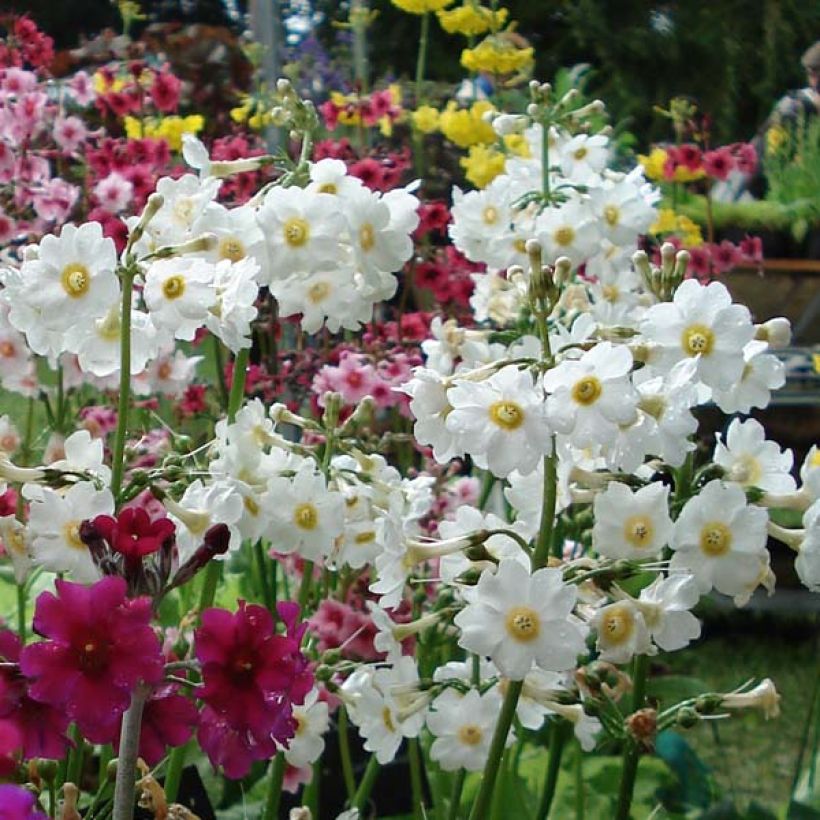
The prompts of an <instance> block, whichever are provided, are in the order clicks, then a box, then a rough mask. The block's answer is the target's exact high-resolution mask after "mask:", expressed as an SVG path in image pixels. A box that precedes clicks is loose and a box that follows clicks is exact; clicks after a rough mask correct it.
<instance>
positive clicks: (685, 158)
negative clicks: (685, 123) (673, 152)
mask: <svg viewBox="0 0 820 820" xmlns="http://www.w3.org/2000/svg"><path fill="white" fill-rule="evenodd" d="M702 156H703V155H702V153H701V150H700V148H698V146H697V145H693V144H692V143H685V144H684V145H680V146H678V152H677V160H678V162H679V163H680V164H681V165H685V166H686V168H687V169H688V170H690V171H692V172H695V171H698V170H699V169H700V165H701V160H702Z"/></svg>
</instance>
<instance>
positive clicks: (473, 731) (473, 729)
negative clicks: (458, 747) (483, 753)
mask: <svg viewBox="0 0 820 820" xmlns="http://www.w3.org/2000/svg"><path fill="white" fill-rule="evenodd" d="M483 738H484V732H482V731H481V727H480V726H476V725H475V723H468V724H467V725H466V726H461V727H460V728H459V730H458V739H459V740H460V741H461V742H462V743H463V744H464V745H465V746H478V744H479V743H481V741H482V739H483Z"/></svg>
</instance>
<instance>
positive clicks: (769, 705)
mask: <svg viewBox="0 0 820 820" xmlns="http://www.w3.org/2000/svg"><path fill="white" fill-rule="evenodd" d="M720 706H721V708H723V709H760V710H761V711H762V712H763V717H764V718H766V720H769V719H770V718H776V717H777V716H778V715H779V714H780V695H779V694H778V692H777V689H776V688H775V685H774V681H772V679H771V678H765V679H764V680H762V681H761V682H760V683H759V684H758V685H757V686H755V687H754V689H750V690H749V691H748V692H737V691H736V692H729V693H728V694H726V695H724V696H723V698H722V699H721V701H720Z"/></svg>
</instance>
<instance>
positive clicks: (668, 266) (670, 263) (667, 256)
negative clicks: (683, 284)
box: [661, 242, 677, 276]
mask: <svg viewBox="0 0 820 820" xmlns="http://www.w3.org/2000/svg"><path fill="white" fill-rule="evenodd" d="M676 252H677V251H676V248H675V246H674V245H673V244H672V243H671V242H664V243H663V245H661V271H662V272H663V275H664V276H671V275H672V271H673V269H674V267H675V253H676Z"/></svg>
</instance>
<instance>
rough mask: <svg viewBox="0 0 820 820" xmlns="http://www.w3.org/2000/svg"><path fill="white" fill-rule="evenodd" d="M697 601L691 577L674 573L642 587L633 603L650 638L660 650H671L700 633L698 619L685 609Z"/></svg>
mask: <svg viewBox="0 0 820 820" xmlns="http://www.w3.org/2000/svg"><path fill="white" fill-rule="evenodd" d="M699 600H700V592H699V590H698V585H697V583H696V582H695V579H694V578H693V577H692V576H691V575H683V574H679V573H674V574H672V575H670V576H669V577H667V578H664V577H663V576H661V575H659V576H658V577H657V578H656V579H655V580H654V581H653V582H652V583H651V584H650V585H649V586H647V587H644V588H643V589H642V590H641V594H640V598H639V599H638V600H637V601H636V602H635V605H636V606H637V607H638V609H639V610H640V611H641V614H642V615H643V620H644V623H645V624H646V626H647V628H648V629H649V634H650V636H651V638H652V640H653V641H654V642H655V643H656V644H657V645H658V647H660V649H662V650H663V651H664V652H675V651H676V650H678V649H683V647H684V646H688V644H689V643H690V642H691V641H694V640H696V639H697V638H698V637H699V636H700V621H698V619H697V618H696V617H695V616H694V615H693V614H692V613H691V612H690V611H689V610H690V609H692V607H694V606H695V605H696V604H697V602H698V601H699Z"/></svg>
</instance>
